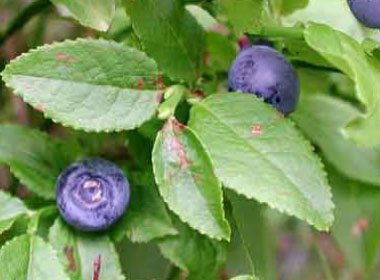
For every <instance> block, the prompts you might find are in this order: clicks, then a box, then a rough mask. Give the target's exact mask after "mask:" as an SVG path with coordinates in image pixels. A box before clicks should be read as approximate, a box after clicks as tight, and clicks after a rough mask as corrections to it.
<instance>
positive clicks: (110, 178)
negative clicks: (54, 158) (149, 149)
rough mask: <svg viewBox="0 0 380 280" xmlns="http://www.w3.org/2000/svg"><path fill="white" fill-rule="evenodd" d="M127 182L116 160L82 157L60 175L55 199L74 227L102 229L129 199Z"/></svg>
mask: <svg viewBox="0 0 380 280" xmlns="http://www.w3.org/2000/svg"><path fill="white" fill-rule="evenodd" d="M129 196H130V189H129V183H128V180H127V179H126V177H125V176H124V173H123V171H121V170H120V169H119V168H118V167H117V166H116V165H115V164H113V163H112V162H110V161H108V160H104V159H100V158H92V159H85V160H82V161H79V162H76V163H74V164H72V165H70V166H69V167H67V168H66V169H65V170H64V171H63V172H62V173H61V175H60V176H59V178H58V181H57V185H56V199H57V205H58V209H59V211H60V213H61V215H62V217H63V218H64V219H65V220H66V222H68V223H69V224H71V225H72V226H74V227H75V228H77V229H80V230H84V231H97V230H103V229H106V228H107V227H109V226H110V225H111V224H113V223H114V222H115V221H116V220H117V219H119V218H120V216H121V215H122V214H123V212H124V211H125V208H126V207H127V204H128V202H129Z"/></svg>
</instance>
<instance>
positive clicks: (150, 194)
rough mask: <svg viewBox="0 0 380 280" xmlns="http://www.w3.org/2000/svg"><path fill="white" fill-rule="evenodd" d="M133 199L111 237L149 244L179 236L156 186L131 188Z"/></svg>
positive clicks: (113, 229) (112, 231)
mask: <svg viewBox="0 0 380 280" xmlns="http://www.w3.org/2000/svg"><path fill="white" fill-rule="evenodd" d="M131 197H132V198H133V199H132V200H131V202H130V205H129V206H128V208H127V210H126V212H125V214H124V215H123V217H122V218H121V219H120V221H119V222H118V223H117V224H116V225H115V226H114V227H113V228H112V230H111V236H112V238H113V239H114V240H116V241H120V240H121V239H122V238H123V237H124V236H125V235H127V237H128V238H129V239H130V240H131V241H132V242H149V241H151V240H153V239H155V238H160V237H165V236H167V235H175V234H177V230H176V229H175V227H174V226H173V224H172V222H171V219H170V217H169V214H168V212H167V211H166V208H165V205H164V204H163V202H162V200H161V198H160V196H159V195H158V192H157V191H156V186H154V185H153V184H151V185H149V186H144V187H143V186H133V185H132V186H131Z"/></svg>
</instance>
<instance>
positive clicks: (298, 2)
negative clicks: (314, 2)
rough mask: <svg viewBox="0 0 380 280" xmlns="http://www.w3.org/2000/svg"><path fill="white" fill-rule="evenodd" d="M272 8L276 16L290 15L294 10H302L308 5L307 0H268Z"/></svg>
mask: <svg viewBox="0 0 380 280" xmlns="http://www.w3.org/2000/svg"><path fill="white" fill-rule="evenodd" d="M269 1H270V2H271V3H272V8H273V9H274V10H275V12H276V14H278V15H290V14H292V13H294V12H295V11H296V10H300V9H303V8H305V7H307V5H308V4H309V0H269Z"/></svg>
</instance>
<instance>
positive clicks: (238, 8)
mask: <svg viewBox="0 0 380 280" xmlns="http://www.w3.org/2000/svg"><path fill="white" fill-rule="evenodd" d="M218 3H219V4H220V6H221V8H222V10H223V11H224V12H225V14H226V15H227V17H228V20H229V21H230V23H231V24H232V26H233V28H234V30H235V32H236V33H238V34H240V33H244V32H257V31H258V30H260V28H261V27H262V26H263V25H266V26H268V25H273V24H274V19H273V17H272V16H271V14H270V10H269V5H268V1H263V0H234V1H231V0H218Z"/></svg>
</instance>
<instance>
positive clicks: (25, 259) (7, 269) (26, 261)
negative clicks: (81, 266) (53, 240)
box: [0, 235, 69, 280]
mask: <svg viewBox="0 0 380 280" xmlns="http://www.w3.org/2000/svg"><path fill="white" fill-rule="evenodd" d="M0 279H1V280H14V279H17V280H35V279H38V280H68V279H69V278H68V277H67V276H66V275H65V273H64V270H63V267H62V266H61V264H60V263H59V261H58V259H57V256H56V254H55V252H54V250H53V248H52V247H51V246H50V245H49V244H47V243H45V241H43V240H42V239H41V238H40V237H38V236H35V235H22V236H19V237H15V238H13V239H12V240H11V241H9V242H8V243H6V244H5V245H4V247H2V249H1V251H0Z"/></svg>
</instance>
